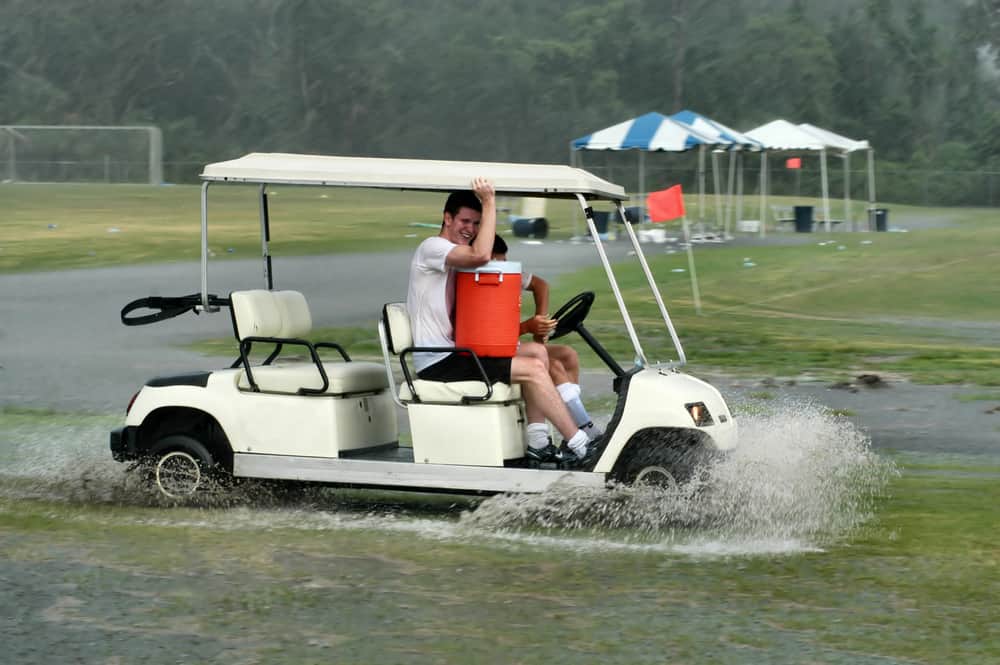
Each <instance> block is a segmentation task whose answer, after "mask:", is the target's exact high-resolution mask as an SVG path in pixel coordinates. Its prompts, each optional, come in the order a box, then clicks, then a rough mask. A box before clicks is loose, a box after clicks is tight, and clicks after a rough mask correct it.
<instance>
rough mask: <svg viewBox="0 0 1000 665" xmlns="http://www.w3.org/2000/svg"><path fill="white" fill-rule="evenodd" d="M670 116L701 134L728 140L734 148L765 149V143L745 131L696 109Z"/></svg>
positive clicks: (722, 140) (724, 140)
mask: <svg viewBox="0 0 1000 665" xmlns="http://www.w3.org/2000/svg"><path fill="white" fill-rule="evenodd" d="M670 117H671V119H673V120H676V121H677V122H680V123H682V124H685V125H687V126H688V127H691V128H692V129H694V130H695V131H697V132H698V133H700V134H704V135H706V136H710V137H715V138H716V139H717V140H720V141H721V142H728V143H730V144H732V146H733V147H734V148H742V149H744V150H763V149H764V144H762V143H761V142H760V141H757V140H755V139H752V138H750V137H749V136H747V135H746V134H744V133H743V132H738V131H736V130H735V129H732V128H730V127H727V126H726V125H723V124H722V123H721V122H718V121H716V120H713V119H711V118H708V117H706V116H703V115H702V114H700V113H696V112H695V111H691V110H689V109H684V110H683V111H678V112H677V113H674V114H673V115H671V116H670Z"/></svg>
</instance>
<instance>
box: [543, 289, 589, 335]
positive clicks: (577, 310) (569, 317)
mask: <svg viewBox="0 0 1000 665" xmlns="http://www.w3.org/2000/svg"><path fill="white" fill-rule="evenodd" d="M593 304H594V292H593V291H584V292H583V293H578V294H576V295H575V296H573V297H572V298H570V299H569V300H568V301H566V304H565V305H563V306H562V307H560V308H559V309H558V310H556V313H555V314H553V315H552V318H553V319H556V321H557V323H556V328H555V330H553V331H552V334H551V335H549V339H558V338H560V337H562V336H563V335H565V334H567V333H571V332H573V331H574V330H576V329H577V328H579V327H580V326H581V325H582V324H583V320H584V319H586V318H587V315H588V314H590V307H591V305H593Z"/></svg>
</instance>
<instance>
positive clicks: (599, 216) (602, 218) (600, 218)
mask: <svg viewBox="0 0 1000 665" xmlns="http://www.w3.org/2000/svg"><path fill="white" fill-rule="evenodd" d="M609 219H611V213H610V212H599V211H597V210H595V211H594V226H596V227H597V232H598V233H600V234H601V235H604V234H605V233H607V232H608V220H609Z"/></svg>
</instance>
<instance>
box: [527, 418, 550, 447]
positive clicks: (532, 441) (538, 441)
mask: <svg viewBox="0 0 1000 665" xmlns="http://www.w3.org/2000/svg"><path fill="white" fill-rule="evenodd" d="M528 445H529V446H531V447H532V448H534V449H535V450H541V449H542V448H544V447H545V446H547V445H549V425H548V423H528Z"/></svg>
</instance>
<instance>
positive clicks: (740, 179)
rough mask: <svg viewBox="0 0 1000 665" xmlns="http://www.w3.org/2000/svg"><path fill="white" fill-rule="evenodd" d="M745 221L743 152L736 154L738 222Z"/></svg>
mask: <svg viewBox="0 0 1000 665" xmlns="http://www.w3.org/2000/svg"><path fill="white" fill-rule="evenodd" d="M741 219H743V150H738V151H737V153H736V221H737V222H739V221H740V220H741Z"/></svg>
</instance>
